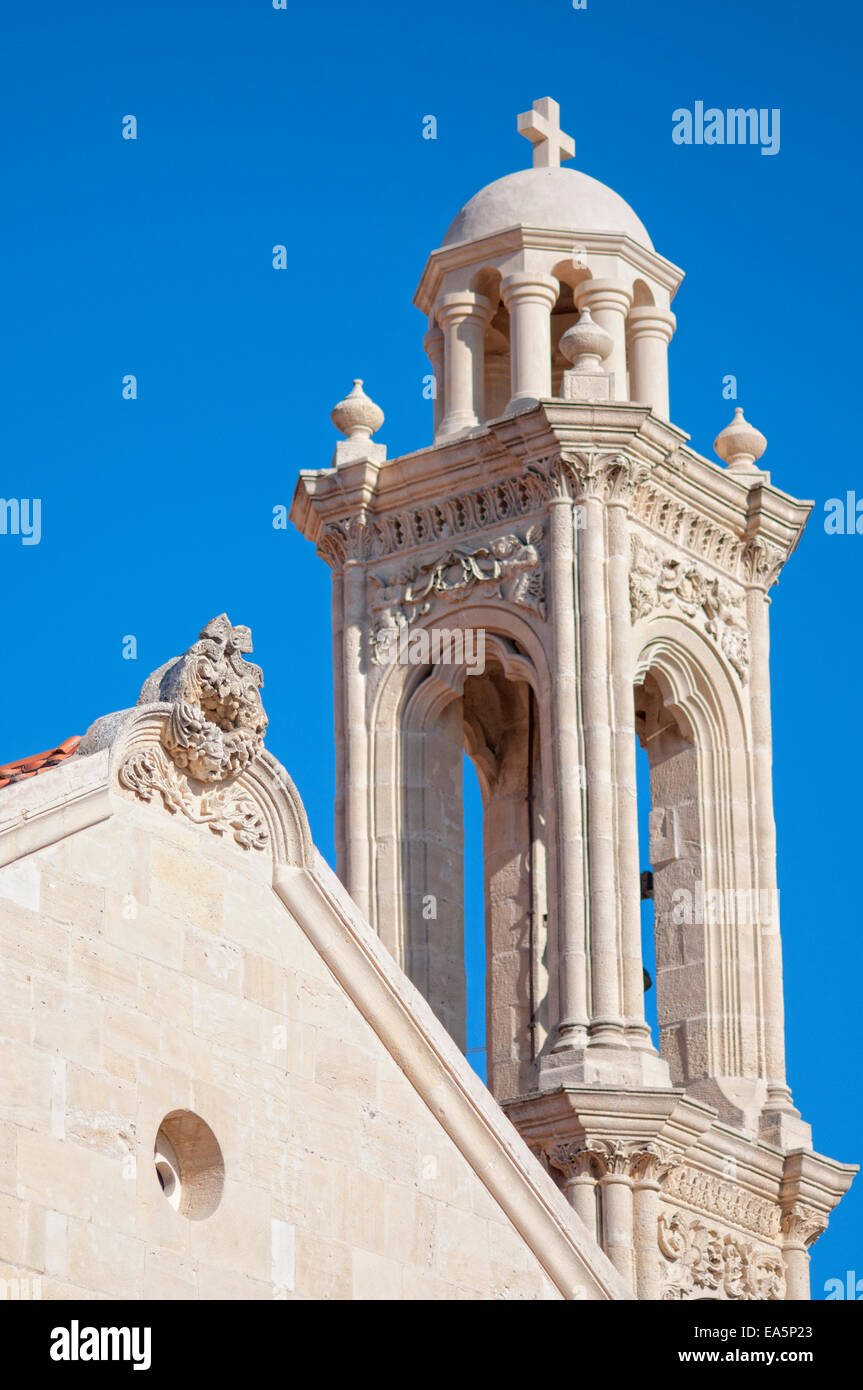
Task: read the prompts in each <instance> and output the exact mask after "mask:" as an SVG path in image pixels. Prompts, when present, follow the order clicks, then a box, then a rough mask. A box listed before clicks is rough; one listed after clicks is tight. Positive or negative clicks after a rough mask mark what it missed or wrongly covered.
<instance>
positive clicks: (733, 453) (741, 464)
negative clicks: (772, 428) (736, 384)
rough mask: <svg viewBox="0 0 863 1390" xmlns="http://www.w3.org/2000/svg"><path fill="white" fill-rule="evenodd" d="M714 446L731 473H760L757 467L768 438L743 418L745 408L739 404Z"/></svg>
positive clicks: (715, 440)
mask: <svg viewBox="0 0 863 1390" xmlns="http://www.w3.org/2000/svg"><path fill="white" fill-rule="evenodd" d="M713 448H714V450H715V451H716V453H717V454H718V455H719V457H720V458H721V459H722V460H723V462H724V463H725V464H726V465H727V466H728V470H729V472H731V473H760V472H761V469H759V468H756V467H755V462H756V459H760V458H761V455H762V454H763V453H764V450H765V449H766V448H767V440H766V439H765V438H764V435H763V434H762V433H761V431H760V430H757V429H756V428H755V426H754V425H750V423H749V421H748V420H745V419H744V418H743V409H742V407H741V406H737V408H736V409H735V411H734V419H733V420H732V421H731V424H730V425H726V426H725V429H724V430H721V431H720V432H719V434H718V435H717V436H716V438H715V439H714V441H713Z"/></svg>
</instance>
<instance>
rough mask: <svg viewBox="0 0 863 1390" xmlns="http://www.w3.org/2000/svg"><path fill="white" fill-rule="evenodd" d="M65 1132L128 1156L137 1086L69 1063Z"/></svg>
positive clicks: (131, 1138) (90, 1146) (71, 1136)
mask: <svg viewBox="0 0 863 1390" xmlns="http://www.w3.org/2000/svg"><path fill="white" fill-rule="evenodd" d="M65 1100H66V1107H65V1133H66V1136H67V1137H68V1138H69V1139H71V1140H74V1141H75V1142H77V1143H81V1144H84V1145H86V1146H87V1147H88V1148H93V1149H99V1150H100V1151H101V1152H103V1153H107V1154H110V1155H112V1156H115V1157H120V1158H125V1157H126V1155H127V1154H128V1153H129V1152H130V1151H131V1149H132V1147H133V1136H134V1132H135V1109H136V1097H135V1089H134V1087H133V1086H131V1085H129V1083H128V1082H124V1081H118V1080H117V1079H116V1078H114V1077H106V1076H105V1075H104V1073H102V1072H93V1071H89V1070H87V1069H86V1068H84V1067H80V1066H75V1065H74V1064H73V1065H70V1066H69V1067H68V1070H67V1075H66V1093H65Z"/></svg>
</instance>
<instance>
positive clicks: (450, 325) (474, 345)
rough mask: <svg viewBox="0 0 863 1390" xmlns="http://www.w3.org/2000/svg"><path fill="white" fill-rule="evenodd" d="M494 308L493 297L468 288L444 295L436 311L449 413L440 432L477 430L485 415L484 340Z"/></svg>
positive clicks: (444, 433) (455, 432) (443, 433)
mask: <svg viewBox="0 0 863 1390" xmlns="http://www.w3.org/2000/svg"><path fill="white" fill-rule="evenodd" d="M493 310H494V305H493V304H492V303H491V300H489V299H485V298H484V297H483V295H481V294H471V293H469V292H468V291H465V292H464V293H459V294H448V295H445V296H444V298H443V300H442V301H441V303H440V305H439V306H438V310H437V320H438V323H439V324H440V326H441V328H442V329H443V333H444V376H445V380H446V386H445V391H446V413H445V415H444V417H443V420H442V421H441V425H440V429H439V431H438V434H439V435H441V436H445V435H450V434H459V433H460V432H461V431H462V430H468V429H474V428H476V426H477V425H479V424H481V423H482V420H483V419H484V416H485V407H484V403H483V395H484V392H485V369H484V362H483V339H484V337H485V330H486V326H487V324H488V321H489V318H490V317H491V314H492V312H493Z"/></svg>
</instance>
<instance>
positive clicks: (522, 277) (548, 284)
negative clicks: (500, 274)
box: [500, 270, 560, 309]
mask: <svg viewBox="0 0 863 1390" xmlns="http://www.w3.org/2000/svg"><path fill="white" fill-rule="evenodd" d="M559 294H560V281H559V280H556V279H555V278H554V276H553V275H543V274H542V273H541V272H539V271H531V270H519V271H516V273H515V274H514V275H508V276H507V277H506V279H505V280H504V282H503V284H502V285H501V287H500V297H501V299H502V300H503V302H504V304H505V305H506V307H507V309H509V307H510V305H511V304H524V303H533V304H542V305H543V306H545V307H547V308H548V309H553V308H554V306H555V304H556V303H557V296H558V295H559Z"/></svg>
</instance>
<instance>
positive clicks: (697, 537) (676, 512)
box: [632, 479, 743, 576]
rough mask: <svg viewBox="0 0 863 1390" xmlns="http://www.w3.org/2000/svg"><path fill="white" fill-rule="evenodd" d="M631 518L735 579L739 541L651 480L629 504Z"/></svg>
mask: <svg viewBox="0 0 863 1390" xmlns="http://www.w3.org/2000/svg"><path fill="white" fill-rule="evenodd" d="M632 515H633V517H634V518H636V519H637V520H639V521H643V522H644V524H645V525H646V526H648V527H649V528H650V529H651V530H652V531H658V532H659V534H660V535H663V536H667V537H668V539H669V540H671V541H674V542H675V543H676V544H677V545H679V546H681V547H682V549H684V550H688V551H690V552H691V553H692V554H693V555H695V556H696V557H698V558H700V559H703V560H707V561H709V563H710V564H713V565H715V566H716V567H717V569H723V570H725V571H726V572H727V573H728V574H729V575H732V576H736V575H737V574H738V573H739V570H740V561H741V556H742V553H743V541H742V540H741V539H740V537H739V536H736V535H735V534H734V533H733V532H732V531H728V530H726V529H725V528H724V527H722V526H717V524H716V523H715V522H713V521H711V520H710V518H709V517H707V516H705V515H704V514H703V513H702V512H699V511H696V510H695V508H694V507H690V506H688V505H687V504H686V503H685V502H681V501H679V500H678V499H677V498H674V497H671V496H670V495H669V494H668V493H667V492H664V491H663V489H662V488H661V487H659V486H658V484H656V483H655V482H653V481H652V480H649V479H648V480H642V481H641V482H640V485H639V487H638V489H637V491H636V494H635V497H634V499H633V503H632Z"/></svg>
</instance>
